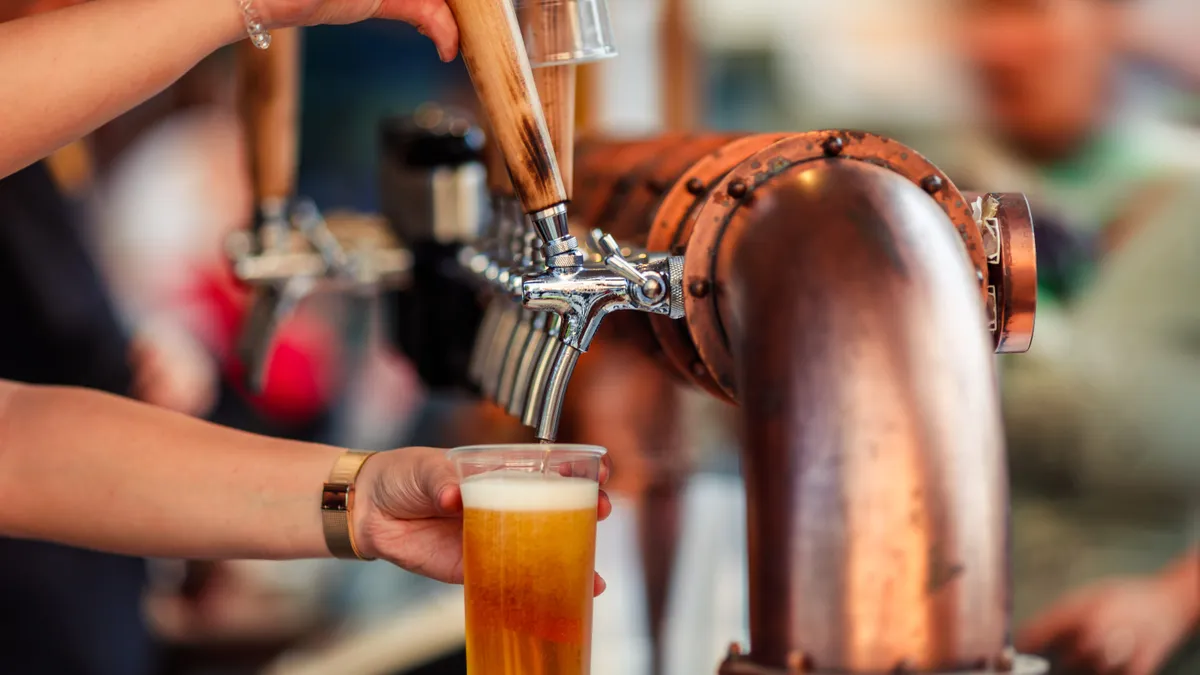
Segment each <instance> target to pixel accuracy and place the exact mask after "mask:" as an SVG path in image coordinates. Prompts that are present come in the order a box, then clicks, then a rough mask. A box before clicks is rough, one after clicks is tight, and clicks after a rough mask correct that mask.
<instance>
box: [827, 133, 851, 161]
mask: <svg viewBox="0 0 1200 675" xmlns="http://www.w3.org/2000/svg"><path fill="white" fill-rule="evenodd" d="M845 147H846V144H845V143H844V142H843V141H842V139H841V138H840V137H838V136H830V137H829V138H826V139H825V142H824V143H822V144H821V149H823V150H824V151H825V155H826V156H827V157H837V156H838V155H840V154H842V149H843V148H845Z"/></svg>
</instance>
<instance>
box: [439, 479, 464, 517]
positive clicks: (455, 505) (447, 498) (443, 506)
mask: <svg viewBox="0 0 1200 675" xmlns="http://www.w3.org/2000/svg"><path fill="white" fill-rule="evenodd" d="M436 504H437V509H438V512H440V513H441V514H443V515H447V516H449V515H453V514H455V513H461V512H462V510H463V503H462V490H461V489H460V488H459V487H458V485H447V486H445V487H444V488H442V489H441V490H440V491H439V492H438V495H437V502H436Z"/></svg>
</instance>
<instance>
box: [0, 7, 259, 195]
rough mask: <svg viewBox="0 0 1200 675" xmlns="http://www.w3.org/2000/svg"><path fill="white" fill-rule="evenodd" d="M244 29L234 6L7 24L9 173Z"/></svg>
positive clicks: (0, 115) (0, 113)
mask: <svg viewBox="0 0 1200 675" xmlns="http://www.w3.org/2000/svg"><path fill="white" fill-rule="evenodd" d="M243 30H244V29H243V24H242V15H241V11H240V10H239V9H238V5H237V3H236V2H234V1H233V0H98V1H97V2H88V3H83V4H81V5H78V6H75V7H70V8H67V9H63V10H59V11H55V12H50V13H47V14H40V15H38V16H33V17H29V18H25V19H18V20H16V21H10V22H7V23H2V24H0V101H4V102H5V103H4V105H2V106H0V129H3V130H4V131H3V133H0V176H5V175H8V174H10V173H12V172H14V171H17V170H19V169H21V168H23V167H25V166H28V165H29V164H31V163H33V162H35V161H37V160H38V159H40V158H42V157H44V156H46V155H48V154H50V153H51V152H53V151H54V150H56V149H57V148H59V147H61V146H63V145H65V144H67V143H69V142H70V141H72V140H75V139H77V138H80V137H82V136H84V135H86V134H88V133H90V132H91V131H92V130H94V129H96V128H97V127H99V126H100V125H102V124H104V123H105V122H107V121H109V120H111V119H113V118H114V117H117V116H118V115H120V114H121V113H123V112H125V111H127V110H129V109H130V108H132V107H133V106H135V105H137V104H138V103H141V102H142V101H144V100H146V99H147V98H149V97H151V96H153V95H155V94H157V93H158V92H160V91H162V90H163V89H164V88H166V87H167V86H168V85H169V84H171V83H172V82H174V81H175V80H176V79H177V78H179V77H180V76H181V75H183V74H184V73H185V72H187V71H188V70H189V69H190V68H191V67H192V66H194V65H196V63H198V62H199V61H200V60H201V59H202V58H204V57H205V56H207V55H208V54H210V53H212V52H213V51H215V50H217V49H218V48H220V47H222V46H223V45H226V44H229V43H232V42H233V41H235V40H237V39H239V38H240V37H242V36H243V35H244V33H243Z"/></svg>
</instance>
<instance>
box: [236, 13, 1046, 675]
mask: <svg viewBox="0 0 1200 675" xmlns="http://www.w3.org/2000/svg"><path fill="white" fill-rule="evenodd" d="M449 5H450V7H451V9H452V10H453V12H454V14H455V16H456V17H457V19H458V22H459V27H460V31H461V38H462V42H461V44H462V53H463V56H464V59H465V61H466V63H467V67H468V70H469V71H470V74H471V77H472V80H473V82H474V84H475V87H476V89H477V91H478V93H479V97H480V100H481V102H482V104H483V108H484V110H485V111H486V113H487V117H488V121H489V126H490V129H491V137H492V141H493V142H494V144H495V147H496V149H497V150H498V151H499V152H498V154H497V156H494V157H492V160H493V162H491V164H492V166H491V167H489V168H490V170H489V172H488V176H487V181H488V185H489V187H490V188H491V190H492V192H493V199H492V203H493V205H494V206H495V209H494V217H493V218H492V220H491V226H490V227H488V228H487V231H486V234H485V235H484V236H483V237H481V238H478V239H477V240H476V241H475V242H472V243H470V244H469V245H467V246H464V247H463V248H462V251H461V256H460V262H461V264H462V269H464V270H467V271H468V272H470V273H471V274H473V275H475V276H476V278H477V281H478V284H479V286H480V287H481V288H485V289H488V290H489V292H490V293H491V295H492V300H491V304H490V307H489V309H488V311H487V312H486V314H485V315H484V317H483V319H482V322H481V326H480V329H479V331H478V334H477V335H478V337H477V340H476V345H475V350H474V353H473V354H472V358H471V359H470V360H469V363H467V364H465V365H464V370H469V375H470V376H471V377H472V378H473V379H474V380H475V381H476V382H477V383H478V384H479V387H480V389H481V391H482V392H483V393H484V394H485V395H486V396H488V397H490V398H492V399H493V400H496V401H497V402H502V403H503V404H504V405H505V408H506V409H507V410H508V411H510V412H512V413H513V414H520V415H521V417H522V418H523V420H524V421H525V422H526V423H528V424H530V425H531V426H534V427H535V428H536V429H537V435H538V436H539V437H540V438H542V439H545V440H551V439H554V438H555V437H556V434H557V428H558V423H559V414H560V410H561V405H562V400H563V396H564V393H565V392H566V390H567V385H568V383H569V381H570V377H571V374H572V371H573V368H574V366H575V363H576V361H577V360H578V359H579V358H580V355H581V354H583V353H584V352H586V351H587V349H588V346H589V344H590V343H591V340H592V339H593V337H594V336H595V335H596V330H597V328H598V326H599V325H600V323H601V322H602V321H603V320H604V318H605V317H606V316H608V315H610V314H611V313H612V312H614V311H618V310H633V311H628V312H624V314H625V315H626V317H627V320H624V321H622V329H623V330H622V333H621V335H620V336H619V339H622V340H629V341H631V342H632V343H633V344H638V345H642V346H643V348H644V349H645V350H646V351H647V352H649V353H652V354H654V355H656V356H657V357H658V358H659V360H660V361H661V363H662V365H663V367H664V368H667V369H668V370H670V371H671V372H673V373H675V374H676V375H677V376H678V378H679V379H680V380H681V381H682V382H686V383H690V384H692V385H694V386H696V387H699V388H701V389H703V390H705V391H708V392H711V393H712V394H713V395H714V396H717V397H719V398H721V399H724V400H728V401H731V402H734V403H736V404H738V405H739V408H740V415H741V421H742V431H743V447H742V468H743V475H744V479H745V481H746V495H747V501H748V504H747V516H748V521H749V522H748V533H749V575H750V586H749V604H750V645H749V650H748V651H747V650H743V649H742V648H741V647H740V646H737V645H734V646H732V647H731V648H730V650H729V654H728V658H727V659H726V660H725V661H724V663H722V664H720V666H719V672H720V673H721V674H722V675H782V674H784V673H787V674H789V675H799V674H800V673H831V674H832V673H839V674H853V675H859V674H862V675H866V674H881V673H962V674H964V675H987V674H997V673H1016V674H1019V675H1033V674H1034V673H1041V672H1044V671H1045V666H1044V663H1042V662H1041V661H1040V660H1038V659H1033V658H1029V657H1022V656H1019V655H1016V654H1015V653H1014V652H1013V650H1012V648H1011V645H1010V626H1009V623H1010V610H1009V601H1010V596H1011V593H1010V588H1009V561H1008V550H1007V543H1008V535H1007V509H1008V494H1007V477H1006V472H1005V462H1004V456H1003V455H1004V447H1003V438H1002V432H1001V425H1000V417H999V404H998V400H997V393H996V373H995V369H994V358H993V356H992V354H993V353H1011V352H1020V351H1024V350H1025V349H1027V348H1028V346H1029V343H1030V340H1031V339H1032V331H1033V313H1034V306H1035V302H1036V267H1035V258H1034V243H1033V236H1032V223H1031V220H1030V215H1029V209H1028V205H1027V203H1026V201H1025V199H1024V197H1023V196H1021V195H1016V194H1003V193H985V194H969V193H964V192H962V191H961V190H959V189H958V188H957V187H956V186H955V185H954V183H953V182H952V181H951V180H950V179H949V177H948V176H946V175H945V174H944V173H942V172H941V171H940V170H939V169H938V168H937V167H935V166H934V165H932V164H931V163H930V162H928V161H927V160H925V159H924V158H923V157H922V156H921V155H920V154H918V153H917V152H916V151H915V150H913V149H911V148H908V147H906V146H904V145H902V144H900V143H897V142H895V141H892V140H889V139H886V138H883V137H880V136H876V135H873V134H869V133H864V132H859V131H846V130H828V131H813V132H807V133H784V134H757V135H746V134H696V135H680V134H672V135H667V136H663V137H660V138H653V139H647V140H625V141H613V140H607V139H593V140H589V141H587V142H584V143H580V144H579V145H578V147H577V151H576V152H577V158H578V161H577V162H575V163H574V164H575V166H576V169H577V171H576V174H577V180H575V181H574V183H575V184H576V185H577V186H578V189H577V190H576V191H575V192H574V194H573V195H572V194H571V193H569V192H568V190H567V185H568V183H567V182H564V176H563V173H562V172H561V167H570V166H571V165H572V160H571V159H570V154H571V153H570V148H571V147H572V144H571V140H570V133H569V132H568V131H565V130H564V131H561V132H558V133H557V134H552V133H551V129H552V128H554V127H553V125H551V126H548V125H547V115H546V114H545V113H544V112H543V109H544V108H545V109H547V110H551V111H553V110H558V109H560V107H561V106H563V105H564V104H567V103H568V101H569V99H570V94H569V93H568V94H566V95H565V96H564V95H562V94H558V93H552V92H559V91H566V90H567V87H566V85H564V84H563V83H564V82H565V81H566V80H568V79H569V77H570V74H569V71H566V70H562V69H561V68H554V67H552V66H550V65H549V63H550V62H551V61H552V59H549V58H547V55H548V54H550V53H553V52H555V50H556V49H558V48H559V47H560V46H561V45H559V46H556V47H553V48H550V47H546V46H545V45H554V40H553V39H552V38H547V39H546V41H545V43H543V42H542V41H541V40H542V37H543V36H545V35H550V36H555V35H557V36H558V37H560V38H562V39H564V40H565V41H566V42H567V44H568V46H570V45H575V46H579V45H581V44H588V43H587V42H586V40H585V39H584V37H585V36H586V35H600V36H603V37H601V38H600V39H598V40H594V41H593V42H592V43H590V44H593V45H594V44H607V30H606V28H604V24H603V21H602V17H603V7H602V3H600V2H599V1H598V0H597V1H593V2H586V1H585V0H566V1H564V2H558V3H555V2H546V3H535V2H532V1H531V2H529V3H528V4H522V5H521V17H520V18H521V21H523V25H524V27H525V31H524V41H525V42H526V43H528V44H529V45H530V46H531V51H532V52H533V54H534V57H535V58H534V61H535V62H536V63H538V64H539V65H545V66H546V68H543V70H546V71H547V72H546V73H544V74H543V75H542V79H541V81H539V80H538V79H537V78H535V75H534V71H533V69H532V68H531V64H530V59H529V56H528V54H527V53H526V50H525V48H524V46H523V45H522V30H521V27H522V23H521V22H519V20H518V13H517V9H516V8H514V7H513V6H512V5H511V4H510V3H508V2H497V1H495V0H450V1H449ZM536 7H541V10H540V11H541V12H542V13H539V10H537V9H536ZM550 10H554V11H550ZM556 12H557V14H556ZM573 22H574V23H573ZM566 27H572V30H563V29H564V28H566ZM579 27H590V28H587V30H575V29H578V28H579ZM593 29H594V30H593ZM555 31H558V32H557V33H555ZM589 31H591V32H590V33H589ZM566 51H568V52H569V51H571V50H570V49H568V50H566ZM567 60H569V59H567ZM550 68H553V69H552V70H549V69H550ZM555 71H557V72H555ZM535 83H536V84H535ZM543 85H544V87H545V91H541V92H540V93H541V94H542V95H543V96H545V99H544V100H543V99H542V98H539V90H540V89H541V88H542V87H543ZM556 85H561V88H560V87H559V86H556ZM549 117H550V118H551V119H555V120H564V119H568V118H567V117H566V116H563V115H560V114H555V113H552V114H550V115H549ZM555 149H557V150H558V151H559V154H560V156H566V157H568V159H566V161H563V162H560V161H559V160H558V159H556V156H555V152H554V150H555ZM499 157H502V158H503V163H504V165H505V166H506V167H507V177H508V181H507V182H506V181H505V180H504V176H503V172H502V171H500V170H497V167H498V164H499V162H498V161H495V160H497V159H498V158H499ZM485 164H487V162H486V161H485ZM567 170H568V176H569V171H570V169H569V168H568V169H567ZM568 180H569V178H568ZM510 188H511V192H510V191H509V189H510ZM260 196H268V197H269V196H274V195H268V194H264V195H260ZM568 198H573V199H572V216H573V219H574V220H570V219H568V217H567V212H566V204H567V201H568ZM518 204H519V206H517V205H518ZM526 219H528V223H529V225H530V226H531V227H527V226H526V224H525V223H526ZM572 223H574V224H575V225H576V228H577V229H576V230H575V232H576V233H578V227H579V226H586V227H587V228H590V230H589V231H590V232H592V233H593V234H589V235H586V241H587V242H588V243H590V245H591V247H592V250H591V251H587V252H585V250H584V249H582V248H581V247H580V245H579V239H578V237H579V236H582V235H578V234H573V233H572V232H573V231H572V228H571V225H572ZM263 236H265V233H263V234H262V235H260V238H262V237H263ZM308 241H309V246H310V247H311V246H312V245H313V243H314V242H313V241H312V239H311V238H310V239H309V240H308ZM333 268H335V269H336V266H333ZM323 269H325V268H323ZM243 276H245V275H243ZM518 299H519V303H518V302H517V300H518ZM466 374H467V373H464V376H465V375H466ZM664 423H666V421H665V420H664Z"/></svg>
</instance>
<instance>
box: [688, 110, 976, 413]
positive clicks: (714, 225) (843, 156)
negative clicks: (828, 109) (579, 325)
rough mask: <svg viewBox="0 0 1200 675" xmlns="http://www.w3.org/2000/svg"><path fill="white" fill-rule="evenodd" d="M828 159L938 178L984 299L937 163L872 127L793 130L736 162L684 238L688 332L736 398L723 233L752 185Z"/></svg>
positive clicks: (965, 226) (966, 219) (971, 248)
mask: <svg viewBox="0 0 1200 675" xmlns="http://www.w3.org/2000/svg"><path fill="white" fill-rule="evenodd" d="M828 158H832V159H835V160H836V161H858V162H863V163H868V164H873V165H877V166H882V167H885V168H887V169H889V170H890V171H891V172H892V173H895V174H896V175H898V176H900V177H902V178H904V179H906V180H908V181H909V182H912V183H913V184H914V185H917V186H921V189H922V190H924V191H926V192H927V193H929V192H930V191H929V190H926V189H925V187H924V186H925V185H929V184H930V183H931V182H936V184H937V186H938V189H937V190H935V191H932V194H931V195H930V196H931V197H932V198H933V200H934V202H935V203H936V204H937V205H938V206H939V207H941V208H942V210H943V212H944V213H946V215H947V216H949V221H948V222H949V224H950V225H951V226H952V227H953V228H954V229H955V230H956V231H957V233H958V236H959V239H960V243H961V245H962V246H964V247H965V249H966V252H967V254H968V256H969V258H970V261H971V265H972V270H973V274H975V275H976V278H977V280H978V288H979V290H980V294H981V297H983V298H984V299H985V301H986V294H987V291H986V284H985V283H984V282H985V280H986V276H987V275H986V272H985V266H986V259H985V257H984V250H983V240H982V238H981V237H980V234H979V229H978V227H977V226H976V224H975V219H974V217H973V216H972V213H971V209H970V206H969V205H968V204H967V202H966V199H965V198H964V197H963V196H962V193H960V192H959V191H958V189H957V188H955V187H954V185H953V184H952V183H950V180H949V179H948V178H946V177H945V175H944V174H942V173H941V171H939V170H938V169H937V167H935V166H934V165H933V164H931V163H930V162H929V161H928V160H926V159H925V158H924V157H922V156H921V155H919V154H917V153H916V152H915V151H913V150H911V149H909V148H907V147H905V146H903V145H901V144H899V143H897V142H895V141H892V140H890V139H886V138H883V137H880V136H875V135H873V134H866V133H861V132H846V131H812V132H807V133H802V134H795V135H792V136H790V137H788V138H787V139H785V140H782V141H779V142H777V143H775V144H772V145H770V146H768V147H766V148H765V149H763V150H762V151H760V152H758V153H756V154H754V155H753V156H751V157H749V158H747V159H746V160H744V161H743V162H742V163H741V164H739V165H738V166H736V167H734V169H733V170H731V171H730V172H729V173H728V174H726V175H725V177H724V178H722V179H721V180H720V181H719V182H718V184H717V185H716V186H715V187H714V188H713V189H712V191H711V192H710V195H709V197H708V199H707V200H705V202H704V203H703V204H702V205H701V206H700V208H699V209H698V211H697V213H696V216H695V218H694V219H693V221H692V222H693V223H694V231H693V232H692V234H691V237H690V238H689V241H688V244H687V252H688V255H687V262H686V264H685V267H684V282H685V287H684V303H685V306H686V308H687V324H688V331H689V333H690V335H691V338H692V341H693V343H694V344H695V345H696V350H697V352H698V353H699V354H700V357H701V359H702V360H703V362H704V364H705V366H706V367H707V368H708V370H709V371H711V373H712V374H713V376H714V378H715V380H716V382H717V384H718V385H719V386H720V387H721V389H722V390H723V391H724V392H725V394H726V395H727V396H728V397H729V398H733V399H736V397H737V391H736V386H735V378H734V375H733V358H732V354H731V352H730V346H729V342H728V339H727V336H726V334H725V328H724V326H723V325H722V323H721V314H720V311H719V308H718V304H719V303H720V302H721V301H722V299H723V297H724V294H725V292H726V289H727V285H728V278H727V277H724V276H722V275H721V274H720V273H719V271H718V269H717V264H716V262H717V257H718V254H719V252H720V249H721V247H722V239H723V238H724V236H725V235H726V230H727V228H729V227H730V223H731V221H733V220H735V219H739V220H740V219H742V218H745V217H752V215H745V214H739V212H741V211H744V210H745V209H747V208H752V205H753V203H754V201H755V200H756V199H757V191H758V190H759V189H761V188H762V187H763V186H766V185H769V184H770V183H771V182H772V181H773V180H774V179H775V177H776V176H778V175H780V174H781V173H783V172H786V171H789V170H790V169H791V168H792V167H794V166H796V165H799V164H804V163H806V162H811V161H818V160H825V159H828Z"/></svg>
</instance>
